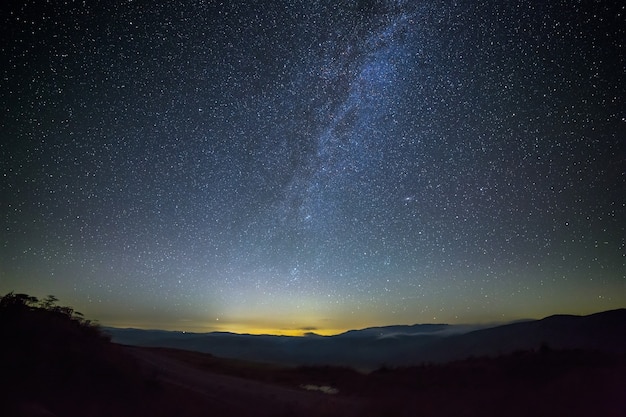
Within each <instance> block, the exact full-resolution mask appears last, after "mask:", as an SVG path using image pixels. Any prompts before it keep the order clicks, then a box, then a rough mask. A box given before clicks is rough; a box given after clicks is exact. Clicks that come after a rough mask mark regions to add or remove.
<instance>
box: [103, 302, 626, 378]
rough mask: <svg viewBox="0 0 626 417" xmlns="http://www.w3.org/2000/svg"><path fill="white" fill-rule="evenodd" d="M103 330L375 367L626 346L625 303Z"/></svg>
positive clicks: (255, 355) (163, 342) (189, 346)
mask: <svg viewBox="0 0 626 417" xmlns="http://www.w3.org/2000/svg"><path fill="white" fill-rule="evenodd" d="M455 329H456V330H458V332H456V333H455ZM401 330H403V331H401ZM104 331H105V332H107V333H108V334H110V335H111V337H112V341H113V342H116V343H120V344H127V345H135V346H146V347H166V348H176V349H184V350H191V351H198V352H204V353H211V354H214V355H216V356H221V357H227V358H237V359H246V360H254V361H259V362H267V363H278V364H282V365H293V366H298V365H340V366H349V367H354V368H357V369H363V370H372V369H376V368H377V367H380V366H381V365H383V364H384V365H388V366H410V365H416V364H420V363H427V362H432V363H445V362H450V361H454V360H459V359H464V358H467V357H473V356H497V355H501V354H508V353H512V352H515V351H520V350H537V349H540V348H541V347H542V346H543V347H545V346H549V347H551V348H556V349H590V350H597V351H603V352H611V353H624V352H626V308H622V309H615V310H608V311H604V312H599V313H593V314H590V315H585V316H577V315H566V314H555V315H551V316H547V317H545V318H542V319H538V320H530V321H516V322H512V323H507V324H501V325H495V326H492V327H482V328H475V327H473V326H467V325H465V327H463V325H448V324H416V325H398V326H379V327H368V328H364V329H359V330H351V331H348V332H344V333H341V334H338V335H334V336H321V337H302V336H272V335H246V334H237V333H227V332H211V333H188V332H185V333H183V332H176V331H162V330H154V331H151V330H136V329H116V328H104Z"/></svg>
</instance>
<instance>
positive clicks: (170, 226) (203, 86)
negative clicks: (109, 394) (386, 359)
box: [0, 0, 626, 333]
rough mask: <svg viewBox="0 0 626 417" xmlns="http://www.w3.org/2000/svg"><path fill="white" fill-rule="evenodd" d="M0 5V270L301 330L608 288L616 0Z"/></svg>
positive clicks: (551, 306) (621, 216)
mask: <svg viewBox="0 0 626 417" xmlns="http://www.w3.org/2000/svg"><path fill="white" fill-rule="evenodd" d="M224 3H225V4H221V3H220V2H214V1H193V2H179V1H176V2H157V3H156V4H150V5H145V4H143V3H141V2H132V1H126V2H120V1H114V2H102V3H99V2H97V3H96V2H86V3H80V2H79V3H72V2H70V3H69V4H63V5H61V4H47V5H41V4H36V3H33V4H24V5H21V4H19V5H4V6H1V8H2V27H3V29H1V33H2V42H1V46H0V48H1V49H0V53H1V62H2V63H3V64H2V66H1V73H2V78H1V79H0V100H1V101H2V104H3V105H2V109H3V114H2V116H1V118H0V135H1V144H0V149H1V151H2V154H1V155H2V156H1V161H2V166H1V168H2V175H3V178H2V182H1V183H0V195H1V196H2V197H1V200H2V201H1V203H2V205H1V217H0V222H1V230H2V235H1V236H2V240H1V243H2V246H1V252H0V291H3V292H8V291H11V290H15V291H18V292H27V293H31V294H33V295H37V296H44V295H46V294H55V295H56V296H57V297H58V298H60V299H61V301H62V302H65V303H66V304H72V305H74V306H76V307H77V308H78V309H79V310H81V311H82V312H83V313H84V314H86V315H89V316H93V318H95V319H100V320H101V321H102V322H103V323H105V324H113V325H128V326H131V325H132V326H138V327H161V328H172V329H195V330H198V329H200V330H212V329H220V330H232V331H252V332H257V331H270V332H279V333H281V332H282V333H298V332H299V331H300V330H301V329H306V330H311V329H317V330H318V331H320V332H333V331H340V330H343V329H346V328H350V327H363V326H368V325H379V324H390V323H395V324H399V323H417V322H432V321H436V322H442V321H445V322H471V321H496V320H512V319H518V318H523V317H539V316H542V315H547V314H553V313H574V314H582V313H589V312H593V311H599V310H605V309H610V308H617V307H623V306H624V305H625V304H626V242H625V239H626V238H625V236H626V230H625V226H626V186H625V184H626V179H625V172H626V158H625V156H626V138H625V135H624V132H625V131H626V106H625V105H624V102H625V101H624V98H625V97H626V94H625V93H626V91H625V90H626V87H625V85H626V80H625V77H624V71H625V68H626V51H625V48H624V39H626V33H624V32H625V29H624V28H625V25H623V21H624V13H625V10H624V6H623V5H620V4H619V2H601V3H597V4H596V3H594V4H586V3H582V2H576V1H574V2H549V4H539V3H537V4H535V3H536V2H525V1H513V2H496V1H481V2H475V1H471V2H470V1H467V2H461V1H441V2H438V1H437V2H426V1H424V2H421V1H383V0H372V1H365V0H364V1H339V2H337V1H333V2H326V1H273V2H250V1H245V2H244V1H241V2H224Z"/></svg>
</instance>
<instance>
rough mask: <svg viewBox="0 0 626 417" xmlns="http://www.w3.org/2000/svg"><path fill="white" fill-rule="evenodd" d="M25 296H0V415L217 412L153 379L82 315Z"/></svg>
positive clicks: (87, 416) (97, 416) (193, 396)
mask: <svg viewBox="0 0 626 417" xmlns="http://www.w3.org/2000/svg"><path fill="white" fill-rule="evenodd" d="M47 300H48V303H46V302H45V300H44V301H42V302H39V300H37V299H36V298H35V297H32V296H28V295H25V294H13V293H9V294H7V295H5V296H3V297H0V341H1V342H0V387H2V388H1V390H0V416H2V417H14V416H15V417H36V416H59V417H73V416H76V417H100V416H101V417H105V416H162V417H167V416H174V415H176V416H179V415H185V416H194V415H200V414H199V413H198V410H199V409H200V410H214V411H216V412H219V411H223V410H220V409H219V408H217V409H216V408H215V406H212V408H211V406H210V405H207V404H206V403H205V401H203V400H202V399H201V398H199V397H198V396H197V394H193V393H191V392H188V391H186V390H182V389H180V388H177V387H175V386H169V385H167V384H163V383H161V382H159V381H157V380H156V379H155V378H154V375H150V374H146V372H145V371H144V370H143V367H142V366H141V365H140V364H138V363H137V361H136V360H135V359H134V358H132V356H130V355H128V354H127V352H126V351H125V349H124V348H123V347H121V346H119V345H115V344H112V343H110V341H109V336H108V335H106V334H104V333H102V332H101V331H100V329H99V327H98V326H94V325H93V324H92V323H91V322H89V321H88V320H85V319H84V318H83V317H82V315H81V314H80V313H78V312H75V311H74V310H73V309H71V308H70V307H60V306H57V305H56V304H55V302H56V299H55V298H54V297H52V298H49V299H47Z"/></svg>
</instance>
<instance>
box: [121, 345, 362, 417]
mask: <svg viewBox="0 0 626 417" xmlns="http://www.w3.org/2000/svg"><path fill="white" fill-rule="evenodd" d="M127 349H128V351H129V352H130V353H131V354H132V355H133V356H134V357H136V358H137V359H139V360H140V361H141V362H142V364H144V366H145V367H146V368H147V369H148V370H149V372H154V373H155V374H156V376H157V378H158V379H159V380H161V381H164V382H168V383H172V384H175V385H178V386H180V387H183V388H185V389H188V390H191V391H194V392H196V393H199V394H201V395H202V396H204V398H205V399H207V400H208V401H210V402H212V403H214V404H216V405H217V406H219V407H220V408H222V409H228V410H232V413H233V415H237V416H272V417H274V416H276V417H278V416H341V417H351V416H358V415H361V414H362V411H363V409H364V407H363V404H361V403H360V402H359V401H358V400H357V399H351V398H345V397H341V396H337V395H328V394H324V393H321V392H309V391H305V390H303V389H296V388H294V389H291V388H287V387H282V386H277V385H271V384H267V383H263V382H259V381H253V380H247V379H243V378H237V377H233V376H228V375H220V374H215V373H212V372H207V371H203V370H200V369H196V368H193V367H192V366H190V365H187V364H185V363H182V362H180V361H177V360H175V359H172V358H169V357H166V356H164V355H160V354H159V353H157V352H150V351H146V350H144V349H140V348H139V349H138V348H132V347H128V348H127Z"/></svg>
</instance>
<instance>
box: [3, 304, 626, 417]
mask: <svg viewBox="0 0 626 417" xmlns="http://www.w3.org/2000/svg"><path fill="white" fill-rule="evenodd" d="M27 297H28V296H24V295H19V294H18V295H14V294H8V295H6V296H4V297H2V298H1V299H0V335H1V336H0V340H1V341H2V342H1V343H0V358H1V362H0V386H1V387H3V388H2V391H1V392H0V416H58V417H61V416H67V417H72V416H85V417H90V416H94V417H95V416H224V415H232V416H277V417H279V416H342V417H349V416H363V417H369V416H592V415H593V416H626V357H625V356H624V354H623V353H607V352H599V351H595V350H572V349H552V348H550V347H549V346H546V345H544V346H543V347H541V348H540V349H535V350H524V351H519V352H515V353H512V354H507V355H502V356H495V357H476V358H468V359H464V360H460V361H454V362H449V363H443V364H436V365H435V364H423V365H420V366H413V367H399V368H381V369H378V370H376V371H374V372H370V373H367V374H365V373H359V372H357V371H354V370H352V369H349V368H341V367H324V366H310V367H302V366H301V367H284V366H278V365H268V364H262V363H255V362H247V361H244V360H238V359H223V358H217V357H214V356H212V355H210V354H206V353H198V352H190V351H184V350H176V349H165V348H146V347H130V346H123V345H118V344H114V343H111V342H110V341H109V339H108V337H107V336H105V335H104V334H103V333H101V332H100V330H99V329H98V328H97V327H96V326H93V325H92V324H91V323H89V322H88V321H86V320H84V319H83V318H82V316H80V314H79V313H76V312H74V311H73V310H71V309H70V308H67V307H56V306H54V305H52V304H51V303H48V304H47V305H46V304H42V303H39V302H38V300H35V299H34V298H32V297H31V298H30V299H29V298H27Z"/></svg>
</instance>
